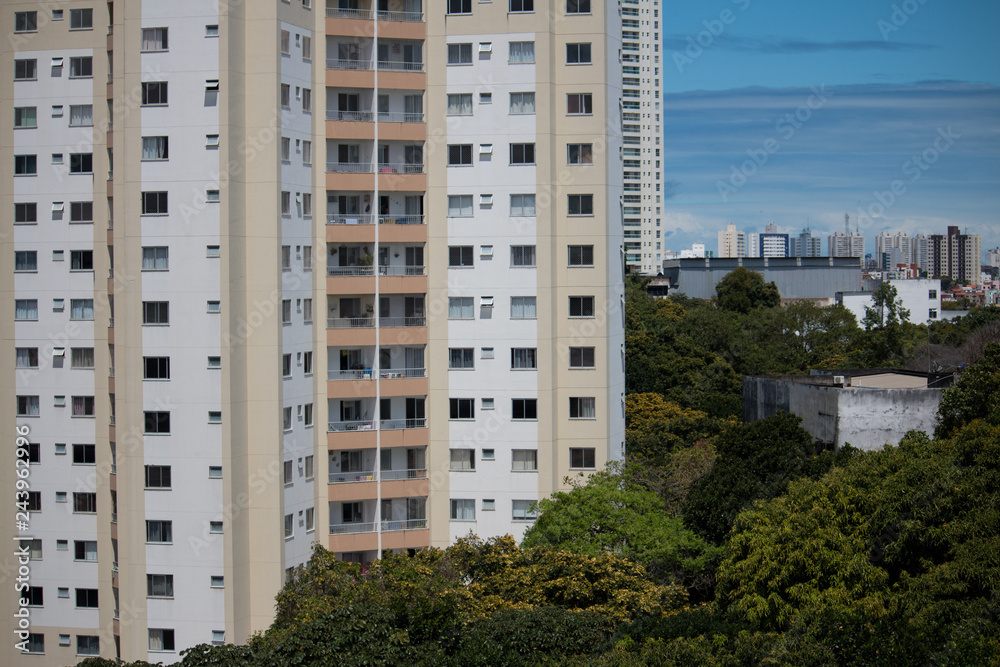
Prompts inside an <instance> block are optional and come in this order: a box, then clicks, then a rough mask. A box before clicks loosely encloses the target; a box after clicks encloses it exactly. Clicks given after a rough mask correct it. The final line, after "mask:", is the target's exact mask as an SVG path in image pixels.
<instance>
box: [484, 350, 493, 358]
mask: <svg viewBox="0 0 1000 667" xmlns="http://www.w3.org/2000/svg"><path fill="white" fill-rule="evenodd" d="M481 354H482V358H483V359H492V358H493V348H492V347H484V348H483V349H482V353H481Z"/></svg>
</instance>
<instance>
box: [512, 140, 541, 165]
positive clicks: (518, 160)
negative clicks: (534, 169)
mask: <svg viewBox="0 0 1000 667" xmlns="http://www.w3.org/2000/svg"><path fill="white" fill-rule="evenodd" d="M510 163H511V164H535V144H511V145H510Z"/></svg>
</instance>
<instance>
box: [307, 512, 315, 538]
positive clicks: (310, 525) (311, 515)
mask: <svg viewBox="0 0 1000 667" xmlns="http://www.w3.org/2000/svg"><path fill="white" fill-rule="evenodd" d="M314 530H316V509H315V508H313V507H307V508H306V532H307V533H309V532H312V531H314Z"/></svg>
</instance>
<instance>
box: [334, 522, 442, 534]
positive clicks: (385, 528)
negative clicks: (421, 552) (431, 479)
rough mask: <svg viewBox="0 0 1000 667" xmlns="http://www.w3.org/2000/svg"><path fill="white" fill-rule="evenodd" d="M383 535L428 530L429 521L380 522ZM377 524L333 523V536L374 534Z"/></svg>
mask: <svg viewBox="0 0 1000 667" xmlns="http://www.w3.org/2000/svg"><path fill="white" fill-rule="evenodd" d="M378 523H379V524H380V527H381V529H382V532H383V533H390V532H396V531H401V530H426V529H427V519H404V520H400V521H380V522H378ZM374 532H375V522H374V521H373V522H366V523H331V524H330V534H331V535H357V534H359V533H374Z"/></svg>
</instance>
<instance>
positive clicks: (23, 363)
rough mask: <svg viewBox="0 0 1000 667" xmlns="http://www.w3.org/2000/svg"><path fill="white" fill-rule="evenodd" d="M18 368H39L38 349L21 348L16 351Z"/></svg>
mask: <svg viewBox="0 0 1000 667" xmlns="http://www.w3.org/2000/svg"><path fill="white" fill-rule="evenodd" d="M15 353H16V356H17V362H16V367H17V368H38V348H37V347H19V348H17V349H16V350H15Z"/></svg>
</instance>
